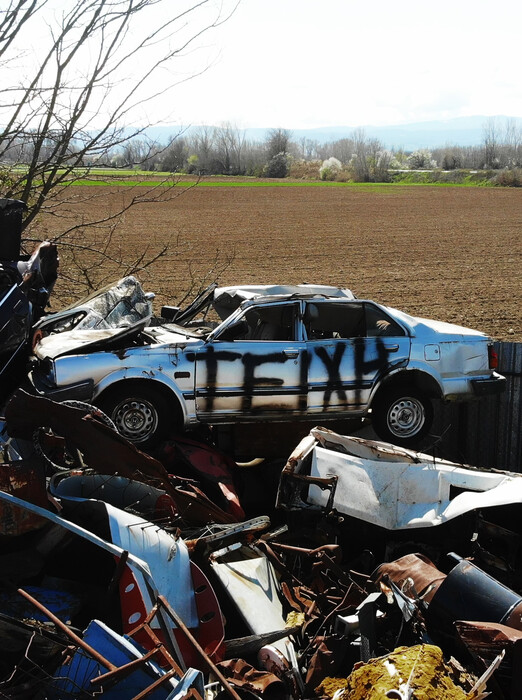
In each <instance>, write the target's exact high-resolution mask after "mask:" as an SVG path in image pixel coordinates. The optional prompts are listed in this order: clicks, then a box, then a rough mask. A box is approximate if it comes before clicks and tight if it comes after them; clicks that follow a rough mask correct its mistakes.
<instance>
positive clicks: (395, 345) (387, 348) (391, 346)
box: [384, 343, 399, 352]
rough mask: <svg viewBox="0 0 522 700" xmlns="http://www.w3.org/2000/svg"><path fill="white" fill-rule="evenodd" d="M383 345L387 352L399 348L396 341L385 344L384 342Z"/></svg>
mask: <svg viewBox="0 0 522 700" xmlns="http://www.w3.org/2000/svg"><path fill="white" fill-rule="evenodd" d="M384 347H385V348H386V350H388V352H397V350H398V349H399V345H398V343H395V344H394V345H387V344H386V343H384Z"/></svg>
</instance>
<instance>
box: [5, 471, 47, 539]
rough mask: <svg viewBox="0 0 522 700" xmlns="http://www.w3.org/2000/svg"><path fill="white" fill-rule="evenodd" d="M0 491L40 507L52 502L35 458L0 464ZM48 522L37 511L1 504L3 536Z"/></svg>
mask: <svg viewBox="0 0 522 700" xmlns="http://www.w3.org/2000/svg"><path fill="white" fill-rule="evenodd" d="M0 490H2V491H5V492H6V493H10V494H12V495H13V496H17V498H22V499H23V500H24V501H29V502H30V503H34V504H35V505H37V506H40V507H41V508H47V506H48V503H49V502H48V499H47V491H46V487H45V472H44V470H43V469H42V467H41V466H40V465H39V464H38V463H37V462H36V461H32V460H25V459H21V460H18V461H16V462H6V463H3V464H0ZM45 524H46V520H44V519H43V518H41V517H40V516H38V515H35V514H34V513H30V512H29V511H26V510H24V509H23V508H18V507H17V506H12V505H11V504H10V503H4V502H2V503H0V536H6V537H13V536H17V535H23V534H24V533H26V532H30V531H31V530H38V529H39V528H41V527H43V526H44V525H45Z"/></svg>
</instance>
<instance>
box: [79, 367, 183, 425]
mask: <svg viewBox="0 0 522 700" xmlns="http://www.w3.org/2000/svg"><path fill="white" fill-rule="evenodd" d="M127 379H139V380H140V381H144V380H145V381H149V382H157V383H158V384H161V385H163V387H165V388H166V389H167V390H169V391H171V392H172V393H173V394H174V395H175V397H176V399H177V401H178V403H179V406H180V408H181V411H182V414H183V422H184V423H185V424H187V423H189V422H191V420H194V418H195V414H194V390H193V389H192V390H191V391H182V389H181V388H180V387H179V386H178V385H177V384H176V382H174V381H173V380H172V379H171V378H170V377H168V376H167V375H166V374H163V373H162V372H158V371H157V370H149V371H144V370H142V369H139V368H137V367H124V368H121V369H118V370H116V371H114V372H111V373H110V374H107V375H106V376H105V377H103V379H102V380H100V382H99V383H98V384H97V385H96V386H95V389H94V394H93V400H94V401H96V399H98V398H99V397H100V396H101V395H102V394H103V392H105V391H106V390H107V389H109V388H111V387H113V386H115V385H116V384H119V383H120V382H122V381H125V380H127Z"/></svg>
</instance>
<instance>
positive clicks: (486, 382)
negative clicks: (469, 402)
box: [471, 372, 506, 396]
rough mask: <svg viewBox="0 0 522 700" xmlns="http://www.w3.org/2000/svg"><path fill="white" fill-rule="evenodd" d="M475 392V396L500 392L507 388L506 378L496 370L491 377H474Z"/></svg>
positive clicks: (472, 381) (472, 382)
mask: <svg viewBox="0 0 522 700" xmlns="http://www.w3.org/2000/svg"><path fill="white" fill-rule="evenodd" d="M471 384H472V386H473V393H474V394H475V396H490V395H491V394H500V393H502V392H503V391H504V390H505V388H506V378H505V377H503V376H502V375H500V374H497V373H496V372H493V376H492V377H491V378H489V379H472V380H471Z"/></svg>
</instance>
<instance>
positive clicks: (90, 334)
mask: <svg viewBox="0 0 522 700" xmlns="http://www.w3.org/2000/svg"><path fill="white" fill-rule="evenodd" d="M146 323H147V319H143V320H142V321H140V322H139V323H135V324H133V325H132V326H129V327H127V328H99V329H92V328H84V329H78V328H73V329H72V330H70V331H62V332H61V333H53V334H51V335H48V336H45V337H44V338H41V339H40V341H39V342H38V343H37V345H36V346H35V348H34V350H33V354H34V355H35V356H36V357H37V358H38V359H40V360H45V359H50V360H54V359H56V358H57V357H61V356H62V355H78V354H86V353H92V352H99V351H110V350H114V349H116V348H120V349H121V348H128V347H131V345H132V343H133V341H134V340H135V339H136V338H137V336H138V335H140V334H142V339H145V345H154V346H156V347H159V346H161V345H169V346H176V347H178V348H185V347H186V346H187V345H201V343H203V342H204V340H203V339H202V338H198V337H194V336H189V335H187V334H186V333H178V332H173V331H171V330H168V329H166V328H164V327H162V326H157V327H155V328H153V327H149V326H146Z"/></svg>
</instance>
